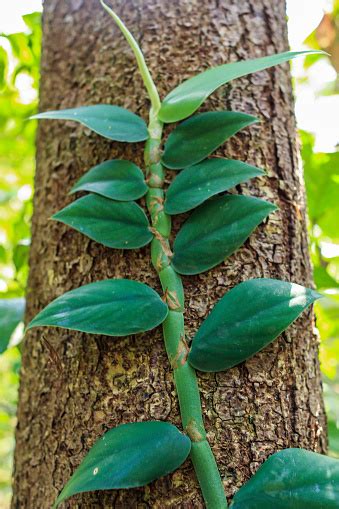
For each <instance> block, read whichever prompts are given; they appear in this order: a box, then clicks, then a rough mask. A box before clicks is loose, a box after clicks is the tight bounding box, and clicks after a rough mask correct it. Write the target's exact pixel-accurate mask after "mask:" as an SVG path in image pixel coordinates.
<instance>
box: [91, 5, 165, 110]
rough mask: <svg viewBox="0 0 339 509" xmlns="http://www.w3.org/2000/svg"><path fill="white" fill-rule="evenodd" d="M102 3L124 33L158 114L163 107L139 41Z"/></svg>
mask: <svg viewBox="0 0 339 509" xmlns="http://www.w3.org/2000/svg"><path fill="white" fill-rule="evenodd" d="M100 3H101V5H102V6H103V8H104V9H105V11H106V12H108V14H109V15H110V16H111V17H112V18H113V19H114V21H115V23H116V24H117V25H118V27H119V28H120V30H121V32H122V33H123V35H124V37H125V39H126V41H127V42H128V44H129V45H130V47H131V48H132V51H133V53H134V56H135V59H136V61H137V64H138V67H139V71H140V73H141V77H142V79H143V82H144V84H145V87H146V90H147V92H148V95H149V98H150V100H151V104H152V108H153V110H154V111H156V112H158V111H159V109H160V105H161V103H160V98H159V94H158V90H157V88H156V86H155V84H154V81H153V79H152V76H151V73H150V72H149V69H148V67H147V65H146V62H145V58H144V55H143V54H142V51H141V49H140V47H139V45H138V43H137V41H136V40H135V39H134V37H133V35H132V34H131V32H130V31H129V30H128V28H127V27H126V25H125V24H124V23H123V22H122V21H121V19H120V18H119V16H118V15H117V14H116V13H115V12H114V11H113V10H112V9H111V8H110V7H108V5H106V4H105V2H104V1H103V0H100Z"/></svg>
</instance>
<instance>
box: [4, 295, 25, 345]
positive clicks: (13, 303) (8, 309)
mask: <svg viewBox="0 0 339 509" xmlns="http://www.w3.org/2000/svg"><path fill="white" fill-rule="evenodd" d="M24 312H25V299H0V353H2V352H4V351H5V350H6V348H7V346H8V343H9V340H10V339H11V336H12V334H13V332H14V330H15V329H16V327H17V325H18V324H19V323H20V322H22V320H23V318H24Z"/></svg>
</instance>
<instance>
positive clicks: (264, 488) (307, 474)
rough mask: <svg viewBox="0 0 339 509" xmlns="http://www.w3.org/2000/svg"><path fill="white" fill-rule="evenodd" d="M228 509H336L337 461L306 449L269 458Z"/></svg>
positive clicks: (338, 489)
mask: <svg viewBox="0 0 339 509" xmlns="http://www.w3.org/2000/svg"><path fill="white" fill-rule="evenodd" d="M230 507H231V509H244V508H245V507H250V508H251V509H272V507H274V508H275V509H287V508H291V509H292V508H293V509H336V508H338V507H339V461H338V460H337V459H334V458H329V457H327V456H323V455H322V454H317V453H315V452H311V451H306V450H305V449H285V450H284V451H279V452H277V453H275V454H273V455H272V456H270V457H269V458H268V460H266V461H265V463H264V464H263V465H262V466H261V467H260V468H259V470H258V471H257V472H256V474H254V476H253V477H251V479H250V480H249V481H248V482H247V483H246V484H244V486H243V487H242V488H240V490H239V491H238V492H237V493H236V495H235V497H234V498H233V502H232V504H231V506H230Z"/></svg>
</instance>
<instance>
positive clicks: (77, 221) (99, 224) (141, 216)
mask: <svg viewBox="0 0 339 509" xmlns="http://www.w3.org/2000/svg"><path fill="white" fill-rule="evenodd" d="M52 219H56V220H57V221H60V222H62V223H65V224H67V225H68V226H71V227H72V228H74V229H75V230H77V231H79V232H81V233H83V234H84V235H86V236H87V237H89V238H90V239H93V240H95V241H96V242H100V244H103V245H104V246H108V247H113V248H116V249H135V248H139V247H142V246H145V245H146V244H148V243H149V242H150V241H151V240H152V238H153V235H152V233H151V232H150V230H149V222H148V219H147V216H146V214H145V212H144V211H143V209H142V208H141V207H139V205H137V204H136V203H134V202H118V201H113V200H109V199H108V198H104V197H103V196H98V195H96V194H89V195H87V196H83V197H82V198H79V199H78V200H76V201H75V202H73V203H71V204H70V205H67V207H65V208H64V209H62V210H60V211H59V212H57V213H56V214H54V216H52Z"/></svg>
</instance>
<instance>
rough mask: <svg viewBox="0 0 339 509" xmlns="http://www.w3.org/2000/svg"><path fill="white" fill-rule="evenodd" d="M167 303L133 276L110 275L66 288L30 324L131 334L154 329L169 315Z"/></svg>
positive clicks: (29, 326) (103, 332)
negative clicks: (122, 277)
mask: <svg viewBox="0 0 339 509" xmlns="http://www.w3.org/2000/svg"><path fill="white" fill-rule="evenodd" d="M167 312H168V308H167V305H166V304H165V303H164V302H163V301H162V300H161V297H160V296H159V294H158V293H157V292H155V291H154V290H153V289H152V288H150V287H149V286H147V285H145V284H144V283H139V282H138V281H132V280H130V279H106V280H104V281H97V282H95V283H90V284H88V285H84V286H80V288H76V289H75V290H71V291H70V292H66V293H64V294H63V295H61V296H60V297H58V298H57V299H55V300H53V301H52V302H51V303H50V304H48V306H46V307H45V308H44V309H43V310H42V311H40V313H38V314H37V315H36V317H35V318H33V320H32V321H31V322H30V324H29V325H28V327H27V328H28V329H30V328H32V327H40V326H45V325H46V326H49V325H51V326H54V327H62V328H64V329H71V330H78V331H82V332H89V333H91V334H105V335H107V336H127V335H129V334H137V333H139V332H144V331H147V330H150V329H153V328H154V327H156V326H157V325H159V324H160V323H162V322H163V321H164V320H165V318H166V316H167Z"/></svg>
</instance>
